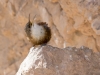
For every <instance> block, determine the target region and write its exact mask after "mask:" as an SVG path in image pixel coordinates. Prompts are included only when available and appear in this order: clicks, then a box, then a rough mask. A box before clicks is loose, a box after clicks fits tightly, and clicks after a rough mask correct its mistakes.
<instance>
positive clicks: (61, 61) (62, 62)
mask: <svg viewBox="0 0 100 75" xmlns="http://www.w3.org/2000/svg"><path fill="white" fill-rule="evenodd" d="M95 59H96V60H95ZM99 63H100V53H98V54H96V53H93V52H92V50H90V49H89V48H87V47H84V46H82V47H81V48H75V47H67V48H65V49H59V48H56V47H52V46H42V47H37V48H34V47H32V48H31V49H30V52H29V54H28V55H27V57H26V58H25V59H24V61H23V62H22V63H21V65H20V68H19V70H18V72H17V73H16V75H99V74H100V64H99Z"/></svg>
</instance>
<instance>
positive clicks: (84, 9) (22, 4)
mask: <svg viewBox="0 0 100 75" xmlns="http://www.w3.org/2000/svg"><path fill="white" fill-rule="evenodd" d="M29 14H31V21H33V17H34V15H37V18H39V19H40V20H41V21H44V22H47V23H48V26H50V27H51V30H52V38H51V41H50V42H49V43H48V44H49V45H52V46H54V47H58V48H65V47H67V46H72V47H77V48H79V47H81V46H86V47H88V48H90V49H92V50H93V51H94V52H98V51H100V24H99V20H100V15H99V14H100V0H77V1H76V0H0V60H2V61H1V62H0V75H4V74H7V75H9V74H8V73H7V72H8V71H6V70H7V69H8V68H9V69H10V67H11V66H12V65H15V63H16V62H19V61H22V59H23V58H25V57H26V55H27V53H28V50H29V48H30V47H32V45H31V43H30V42H29V41H28V40H27V39H26V36H25V32H24V27H25V24H26V23H27V21H28V16H29ZM19 64H20V63H19ZM16 68H19V66H16ZM9 71H11V72H13V71H14V72H13V74H14V73H16V71H17V70H16V69H11V70H9Z"/></svg>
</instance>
